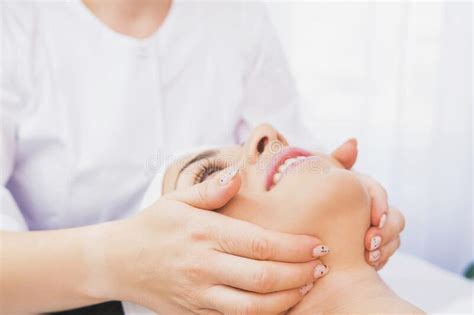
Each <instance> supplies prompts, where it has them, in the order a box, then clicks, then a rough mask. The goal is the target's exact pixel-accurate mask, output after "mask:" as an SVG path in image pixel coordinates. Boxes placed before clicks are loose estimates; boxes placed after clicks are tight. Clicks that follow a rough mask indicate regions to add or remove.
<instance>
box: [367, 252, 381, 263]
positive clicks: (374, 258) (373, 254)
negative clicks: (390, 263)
mask: <svg viewBox="0 0 474 315" xmlns="http://www.w3.org/2000/svg"><path fill="white" fill-rule="evenodd" d="M379 258H380V251H379V250H374V251H373V252H370V253H369V260H370V261H371V262H375V261H377V260H379Z"/></svg>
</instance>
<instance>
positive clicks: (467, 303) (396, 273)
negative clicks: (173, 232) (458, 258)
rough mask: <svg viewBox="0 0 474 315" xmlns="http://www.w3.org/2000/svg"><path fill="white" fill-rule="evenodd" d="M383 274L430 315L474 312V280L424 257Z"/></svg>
mask: <svg viewBox="0 0 474 315" xmlns="http://www.w3.org/2000/svg"><path fill="white" fill-rule="evenodd" d="M380 275H381V277H382V278H383V279H384V281H385V282H386V283H387V284H388V286H389V287H391V288H392V289H393V290H394V291H395V292H396V293H397V294H398V295H399V296H400V297H402V298H403V299H405V300H407V301H409V302H411V303H412V304H415V305H417V306H418V307H420V308H421V309H423V310H424V311H426V312H427V313H429V314H474V302H473V301H474V282H472V281H469V280H466V279H464V278H462V277H461V276H458V275H456V274H453V273H450V272H448V271H445V270H443V269H440V268H438V267H436V266H434V265H432V264H430V263H428V262H426V261H424V260H421V259H419V258H415V257H413V256H410V255H406V254H402V253H397V254H395V255H394V256H393V257H392V258H391V259H390V262H389V263H388V264H387V265H386V266H385V267H384V268H383V270H382V271H381V272H380ZM123 307H124V311H125V314H126V315H138V314H140V315H145V314H153V312H151V311H149V310H147V309H145V308H143V307H140V306H138V305H134V304H131V303H123Z"/></svg>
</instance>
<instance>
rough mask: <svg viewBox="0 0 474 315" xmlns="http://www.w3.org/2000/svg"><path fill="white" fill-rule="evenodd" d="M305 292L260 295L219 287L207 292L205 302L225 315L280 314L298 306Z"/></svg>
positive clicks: (296, 290)
mask: <svg viewBox="0 0 474 315" xmlns="http://www.w3.org/2000/svg"><path fill="white" fill-rule="evenodd" d="M304 291H306V290H300V289H293V290H287V291H279V292H274V293H267V294H259V293H252V292H246V291H241V290H238V289H234V288H231V287H227V286H221V285H217V286H213V287H210V288H208V289H207V290H206V291H205V293H204V296H203V300H204V301H203V302H204V303H205V305H207V306H206V307H207V308H211V309H216V310H217V311H219V312H222V313H224V314H278V313H281V312H285V311H287V310H288V309H290V308H291V307H293V306H294V305H296V304H297V303H298V302H299V301H300V300H301V299H302V298H303V296H304ZM306 293H307V292H306Z"/></svg>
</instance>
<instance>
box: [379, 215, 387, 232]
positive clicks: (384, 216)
mask: <svg viewBox="0 0 474 315" xmlns="http://www.w3.org/2000/svg"><path fill="white" fill-rule="evenodd" d="M385 222H387V215H386V214H385V213H384V214H382V216H381V217H380V222H379V229H383V227H384V226H385Z"/></svg>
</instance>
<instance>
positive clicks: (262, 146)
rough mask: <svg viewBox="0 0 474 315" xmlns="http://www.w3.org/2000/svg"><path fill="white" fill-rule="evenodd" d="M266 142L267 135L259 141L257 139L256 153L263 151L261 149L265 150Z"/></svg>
mask: <svg viewBox="0 0 474 315" xmlns="http://www.w3.org/2000/svg"><path fill="white" fill-rule="evenodd" d="M267 143H268V137H263V138H262V139H260V141H258V144H257V151H258V153H260V154H262V153H263V150H265V146H266V145H267Z"/></svg>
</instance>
